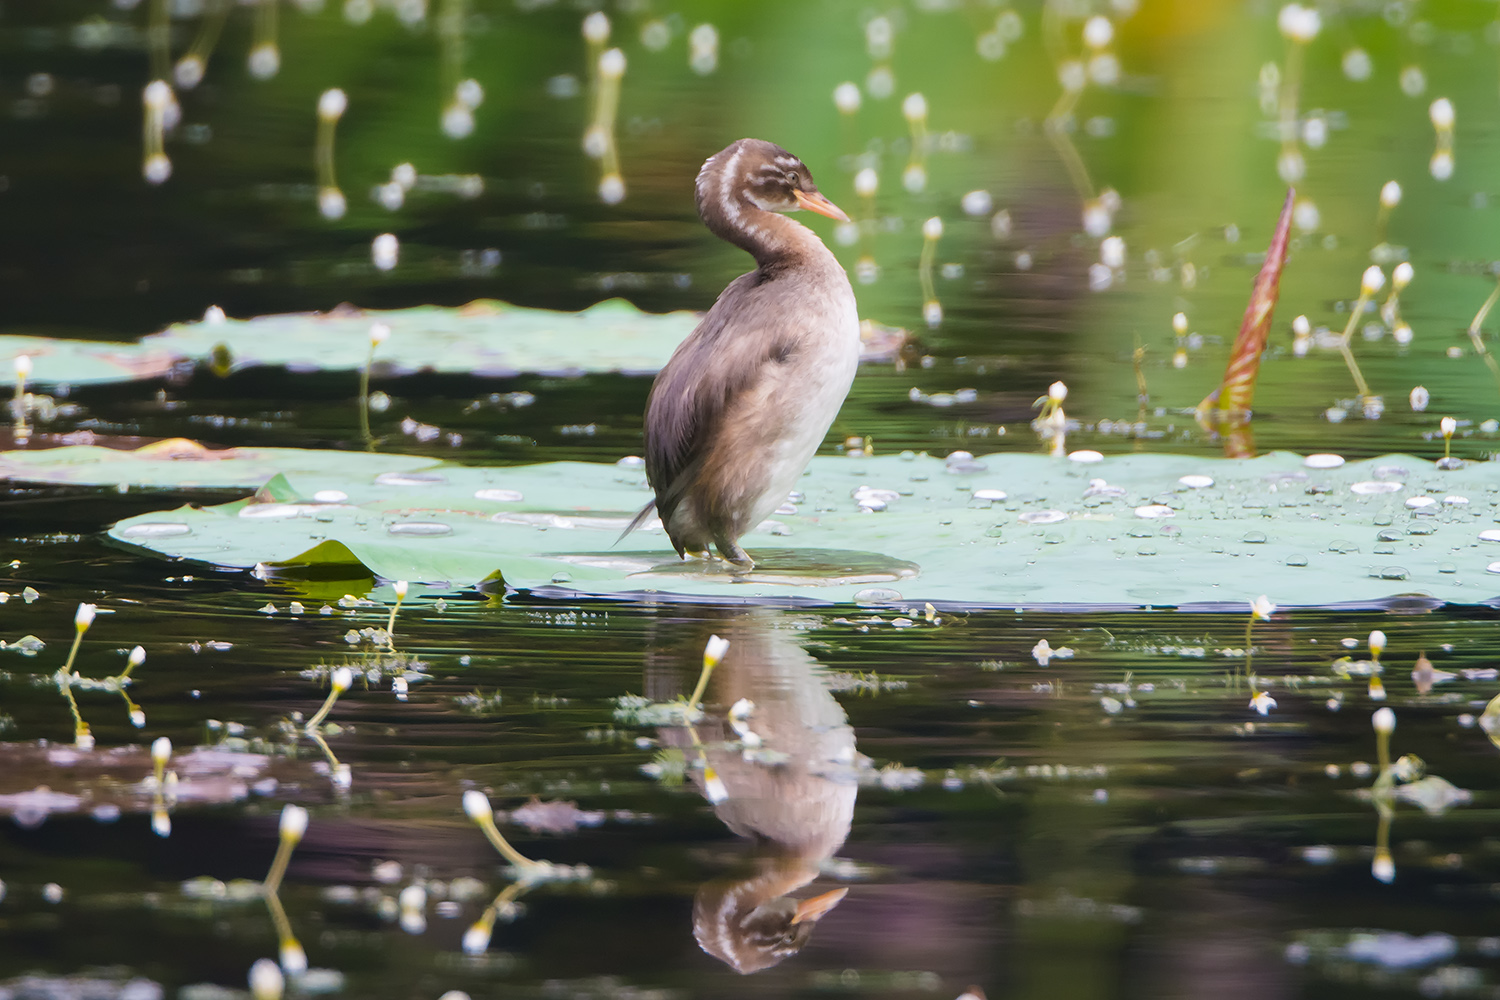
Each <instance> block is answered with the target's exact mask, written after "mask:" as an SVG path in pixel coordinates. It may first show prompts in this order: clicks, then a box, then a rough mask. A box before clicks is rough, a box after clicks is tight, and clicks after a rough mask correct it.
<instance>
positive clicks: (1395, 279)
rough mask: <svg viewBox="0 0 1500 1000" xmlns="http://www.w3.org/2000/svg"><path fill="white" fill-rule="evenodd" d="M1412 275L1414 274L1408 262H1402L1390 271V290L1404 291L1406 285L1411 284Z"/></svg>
mask: <svg viewBox="0 0 1500 1000" xmlns="http://www.w3.org/2000/svg"><path fill="white" fill-rule="evenodd" d="M1413 273H1414V272H1413V270H1412V266H1411V263H1410V262H1409V261H1404V260H1403V261H1402V262H1401V263H1399V264H1397V265H1396V267H1395V269H1394V270H1393V271H1391V288H1392V289H1393V290H1395V291H1397V292H1400V291H1402V290H1403V289H1405V288H1406V286H1407V285H1409V284H1411V279H1412V274H1413Z"/></svg>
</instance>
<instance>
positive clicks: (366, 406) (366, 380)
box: [359, 339, 375, 451]
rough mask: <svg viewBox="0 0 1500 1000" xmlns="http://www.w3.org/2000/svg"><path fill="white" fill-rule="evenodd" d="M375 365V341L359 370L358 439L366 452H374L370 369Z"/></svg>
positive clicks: (371, 344)
mask: <svg viewBox="0 0 1500 1000" xmlns="http://www.w3.org/2000/svg"><path fill="white" fill-rule="evenodd" d="M374 364H375V341H374V340H373V339H372V340H371V341H370V349H369V351H368V352H367V353H366V354H365V366H364V367H363V368H361V369H360V370H359V437H360V440H362V441H363V442H364V443H365V450H366V451H374V450H375V437H374V435H372V434H371V433H370V368H371V367H372V366H373V365H374Z"/></svg>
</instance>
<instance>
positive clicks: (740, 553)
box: [714, 538, 755, 573]
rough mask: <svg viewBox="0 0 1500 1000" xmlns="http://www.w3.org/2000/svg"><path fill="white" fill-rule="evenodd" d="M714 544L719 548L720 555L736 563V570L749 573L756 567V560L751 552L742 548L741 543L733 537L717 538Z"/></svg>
mask: <svg viewBox="0 0 1500 1000" xmlns="http://www.w3.org/2000/svg"><path fill="white" fill-rule="evenodd" d="M714 545H715V546H717V547H718V549H719V555H720V556H722V557H723V558H724V559H725V560H727V561H728V562H730V563H733V564H734V568H735V570H736V571H738V572H740V573H748V572H750V570H752V569H754V568H755V560H754V559H751V558H750V555H749V553H747V552H746V551H745V550H744V549H742V548H740V543H739V542H737V541H734V540H733V539H731V538H716V539H714Z"/></svg>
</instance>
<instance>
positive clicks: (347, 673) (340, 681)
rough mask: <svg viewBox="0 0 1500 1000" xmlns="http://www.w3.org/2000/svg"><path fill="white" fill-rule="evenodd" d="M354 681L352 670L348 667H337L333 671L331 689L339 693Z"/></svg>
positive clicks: (347, 688)
mask: <svg viewBox="0 0 1500 1000" xmlns="http://www.w3.org/2000/svg"><path fill="white" fill-rule="evenodd" d="M353 683H354V671H352V670H350V669H349V668H348V667H339V668H338V669H337V670H335V671H334V672H333V689H334V690H335V691H337V692H339V693H340V694H343V693H344V692H345V691H347V690H349V685H350V684H353Z"/></svg>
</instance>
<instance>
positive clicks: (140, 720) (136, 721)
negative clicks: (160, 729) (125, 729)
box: [130, 708, 146, 729]
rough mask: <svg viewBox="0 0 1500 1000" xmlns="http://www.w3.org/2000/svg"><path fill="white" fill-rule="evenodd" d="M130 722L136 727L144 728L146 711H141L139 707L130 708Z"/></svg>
mask: <svg viewBox="0 0 1500 1000" xmlns="http://www.w3.org/2000/svg"><path fill="white" fill-rule="evenodd" d="M130 724H131V725H132V726H134V727H135V728H137V729H145V728H146V713H145V712H143V711H141V710H140V709H139V708H133V709H131V710H130Z"/></svg>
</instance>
